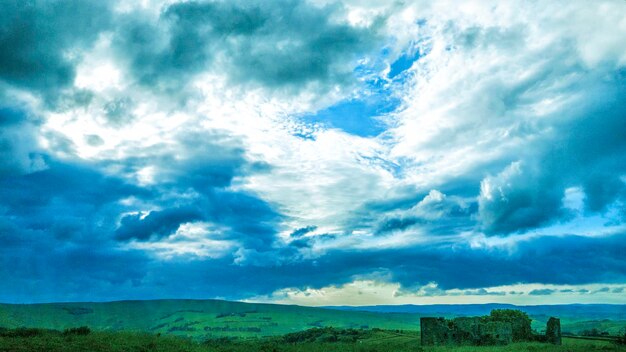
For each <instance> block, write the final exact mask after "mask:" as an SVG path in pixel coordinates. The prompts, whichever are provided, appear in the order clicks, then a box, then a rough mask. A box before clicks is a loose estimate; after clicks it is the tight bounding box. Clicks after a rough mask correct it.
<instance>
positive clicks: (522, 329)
mask: <svg viewBox="0 0 626 352" xmlns="http://www.w3.org/2000/svg"><path fill="white" fill-rule="evenodd" d="M495 313H505V314H494V312H492V314H491V315H490V316H484V317H460V318H455V319H444V318H428V317H424V318H421V319H420V328H421V340H422V345H423V346H445V345H472V346H490V345H507V344H509V343H511V342H517V341H543V342H549V343H553V344H555V345H560V344H561V324H560V320H559V319H557V318H550V320H549V321H548V326H547V329H546V334H545V335H538V334H533V333H532V330H531V328H530V319H529V318H528V316H527V315H526V314H524V313H523V312H519V311H509V312H502V311H500V312H495ZM517 313H519V314H517Z"/></svg>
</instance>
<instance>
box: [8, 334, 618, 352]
mask: <svg viewBox="0 0 626 352" xmlns="http://www.w3.org/2000/svg"><path fill="white" fill-rule="evenodd" d="M354 337H355V338H354V339H352V340H350V341H342V340H341V338H340V340H339V341H320V340H318V341H296V342H294V341H290V340H289V339H288V338H287V337H272V338H264V339H248V340H224V339H217V340H209V341H205V342H199V341H193V340H191V339H186V338H181V337H176V336H164V335H161V336H158V335H154V334H145V333H129V332H92V333H90V334H88V335H73V334H63V333H61V332H58V331H56V332H55V331H47V332H41V333H38V334H36V335H34V336H22V337H0V351H2V352H35V351H36V352H39V351H50V352H57V351H58V352H61V351H64V352H74V351H76V352H78V351H93V352H111V351H116V352H117V351H119V352H122V351H123V352H133V351H137V352H149V351H161V352H183V351H185V352H244V351H245V352H253V351H262V352H296V351H302V352H305V351H306V352H322V351H328V352H333V351H337V352H340V351H352V352H356V351H359V352H405V351H406V352H409V351H413V352H417V351H423V352H444V351H451V352H452V351H454V352H470V351H472V352H475V351H485V352H514V351H520V352H522V351H548V352H550V351H553V352H557V351H559V352H560V351H562V352H566V351H567V352H586V351H626V348H624V347H620V346H617V345H615V344H613V343H611V342H608V341H587V340H575V339H567V338H566V339H564V343H563V346H554V345H548V344H540V343H516V344H511V345H508V346H492V347H471V346H463V347H421V346H420V341H419V334H418V333H416V332H396V331H386V330H377V331H372V330H362V331H358V332H357V333H356V335H355V336H354Z"/></svg>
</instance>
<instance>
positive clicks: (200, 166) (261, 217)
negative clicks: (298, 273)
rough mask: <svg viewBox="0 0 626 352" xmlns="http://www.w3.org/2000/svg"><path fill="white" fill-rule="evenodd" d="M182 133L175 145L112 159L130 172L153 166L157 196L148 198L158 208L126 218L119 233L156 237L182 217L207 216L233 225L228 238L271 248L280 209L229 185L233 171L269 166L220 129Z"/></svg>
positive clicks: (188, 219) (199, 218) (125, 237)
mask: <svg viewBox="0 0 626 352" xmlns="http://www.w3.org/2000/svg"><path fill="white" fill-rule="evenodd" d="M178 137H179V138H180V140H181V143H180V145H178V146H177V147H176V149H174V150H171V149H169V148H168V147H167V146H164V145H158V146H156V147H154V148H152V149H151V150H149V151H147V152H146V155H144V156H143V157H141V158H134V157H133V158H129V159H127V160H123V161H122V163H121V165H118V164H117V163H113V162H112V164H111V165H112V166H114V167H121V168H122V169H124V172H126V173H129V174H133V173H135V172H137V171H138V170H139V169H141V168H143V167H151V168H153V170H154V184H153V185H151V186H150V187H149V188H150V190H151V191H152V192H154V194H155V196H154V198H153V199H149V200H148V203H149V204H152V205H153V206H155V207H158V208H159V210H155V211H151V212H149V213H148V214H147V215H146V216H145V217H142V216H140V215H128V216H125V217H124V218H122V220H121V223H120V227H119V228H118V229H117V232H116V238H117V239H118V240H120V241H127V240H131V239H138V240H149V239H151V240H155V241H157V240H159V239H160V238H163V237H168V236H170V235H172V234H173V233H175V232H176V229H177V228H178V226H179V225H181V224H183V223H186V222H194V221H207V222H211V223H215V224H218V225H221V226H224V227H226V228H228V229H229V231H228V232H227V233H226V234H224V239H232V240H236V241H237V242H239V243H241V244H242V245H243V246H245V247H246V248H254V249H261V248H269V247H270V246H271V244H272V243H273V242H274V239H275V235H276V233H277V230H276V226H277V223H278V221H279V220H280V215H279V214H278V213H276V212H275V211H274V209H273V208H272V206H271V205H270V204H268V203H266V202H265V201H263V200H261V199H259V198H258V197H255V196H254V195H251V194H248V193H245V192H235V191H230V190H228V189H227V188H228V187H229V186H230V185H231V182H232V180H233V178H234V177H236V176H241V175H245V174H251V173H258V172H264V171H265V170H266V169H267V166H266V165H264V164H263V163H257V162H250V161H248V160H247V159H246V157H245V155H244V149H243V148H242V147H241V142H240V141H239V140H237V139H235V138H232V137H229V136H226V135H223V134H220V133H219V132H215V133H213V134H210V133H206V134H198V133H194V132H185V133H183V134H181V135H180V136H178ZM190 193H191V194H192V195H190V196H188V197H181V196H180V195H181V194H190ZM133 210H135V211H136V212H140V211H145V209H142V208H137V209H133Z"/></svg>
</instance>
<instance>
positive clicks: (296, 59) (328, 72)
mask: <svg viewBox="0 0 626 352" xmlns="http://www.w3.org/2000/svg"><path fill="white" fill-rule="evenodd" d="M341 10H342V9H341V8H340V7H339V6H338V5H328V6H325V7H316V6H313V5H310V4H308V3H306V2H302V1H291V0H284V1H283V0H281V1H276V2H271V3H263V2H256V1H255V2H244V1H234V2H231V1H189V2H181V3H175V4H172V5H170V6H168V7H166V8H164V9H163V11H162V13H161V15H160V17H159V18H158V19H157V20H154V19H150V18H144V17H141V16H137V17H132V18H122V19H120V20H119V25H118V28H117V35H116V40H115V42H116V46H117V47H118V50H119V54H120V56H121V57H122V59H123V60H126V61H127V62H128V64H129V65H130V67H131V70H132V72H133V74H134V75H135V76H136V77H137V79H138V80H139V81H140V82H142V83H144V84H150V85H154V84H158V85H159V87H161V88H166V89H167V88H175V87H178V86H180V85H182V84H183V83H184V82H185V81H186V80H188V79H189V78H190V77H191V76H193V75H194V74H196V73H199V72H202V71H207V70H208V71H215V72H226V73H227V74H228V76H229V78H230V80H231V82H235V83H250V82H254V83H257V84H261V85H263V86H267V87H285V86H288V87H290V88H292V89H300V88H298V87H302V86H306V85H307V84H308V83H311V82H316V83H320V84H323V85H325V86H327V85H328V86H330V85H333V84H346V83H349V82H350V80H351V78H352V77H351V72H352V64H353V63H352V61H354V60H355V59H356V58H358V56H359V55H363V54H365V53H367V52H369V51H371V50H372V49H373V48H374V46H375V45H376V43H377V35H376V33H375V31H376V28H355V27H351V26H349V25H347V24H343V23H335V21H334V20H333V16H334V14H335V13H336V12H338V11H341Z"/></svg>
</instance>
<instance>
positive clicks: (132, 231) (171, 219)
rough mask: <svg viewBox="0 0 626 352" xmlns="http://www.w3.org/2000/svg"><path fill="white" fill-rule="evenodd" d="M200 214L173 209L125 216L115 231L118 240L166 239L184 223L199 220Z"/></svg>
mask: <svg viewBox="0 0 626 352" xmlns="http://www.w3.org/2000/svg"><path fill="white" fill-rule="evenodd" d="M201 219H202V214H201V213H200V212H199V211H197V210H196V209H192V208H173V209H166V210H162V211H156V210H155V211H151V212H150V213H148V215H146V216H145V217H142V215H141V214H136V215H126V216H124V217H123V218H122V220H121V224H120V227H119V228H118V229H117V230H116V231H115V237H116V238H117V239H118V240H129V239H131V238H136V239H138V240H148V239H150V238H151V237H153V236H154V237H156V239H157V240H158V239H159V238H160V237H166V236H169V235H171V234H172V233H174V232H176V229H178V227H179V226H180V225H181V224H183V223H186V222H192V221H195V220H201Z"/></svg>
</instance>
